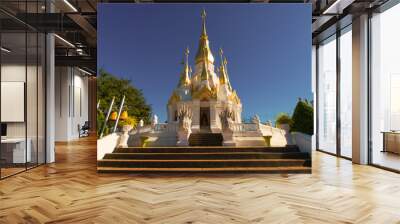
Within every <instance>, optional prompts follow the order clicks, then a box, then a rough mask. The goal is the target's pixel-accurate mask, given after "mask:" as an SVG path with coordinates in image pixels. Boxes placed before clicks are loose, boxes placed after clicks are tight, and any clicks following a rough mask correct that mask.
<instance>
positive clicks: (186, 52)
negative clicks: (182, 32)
mask: <svg viewBox="0 0 400 224" xmlns="http://www.w3.org/2000/svg"><path fill="white" fill-rule="evenodd" d="M189 53H190V51H189V47H186V49H185V57H186V64H187V65H188V64H189Z"/></svg>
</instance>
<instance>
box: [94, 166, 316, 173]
mask: <svg viewBox="0 0 400 224" xmlns="http://www.w3.org/2000/svg"><path fill="white" fill-rule="evenodd" d="M97 171H98V172H99V173H144V172H146V173H149V172H150V173H151V172H153V173H179V174H182V173H235V174H236V173H264V174H279V173H285V174H309V173H311V167H304V166H291V167H223V168H138V167H136V168H135V167H133V168H124V167H98V168H97Z"/></svg>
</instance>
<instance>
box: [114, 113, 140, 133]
mask: <svg viewBox="0 0 400 224" xmlns="http://www.w3.org/2000/svg"><path fill="white" fill-rule="evenodd" d="M136 125H137V120H136V118H135V117H129V116H128V117H126V118H125V119H123V120H120V121H119V122H118V126H119V127H122V131H123V132H129V131H130V130H132V129H133V128H134V127H136Z"/></svg>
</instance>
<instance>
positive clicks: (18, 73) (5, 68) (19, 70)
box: [1, 64, 43, 138]
mask: <svg viewBox="0 0 400 224" xmlns="http://www.w3.org/2000/svg"><path fill="white" fill-rule="evenodd" d="M25 68H26V69H27V72H28V74H33V73H35V74H36V66H29V65H28V66H27V67H25V64H23V65H22V64H3V65H2V66H1V81H2V82H15V81H18V82H25V74H26V71H25ZM36 82H37V80H36V79H34V78H32V77H31V76H28V86H27V88H26V90H27V94H26V97H27V99H26V101H27V107H30V108H36V103H37V98H36V97H37V95H36ZM25 83H26V82H25ZM33 86H34V87H35V88H31V87H33ZM38 103H39V105H38V106H39V107H40V108H41V107H42V106H43V104H42V103H43V102H42V101H39V102H38ZM3 109H6V108H3ZM36 120H37V114H36V113H27V121H28V122H31V121H35V122H36ZM36 126H37V125H36V123H35V124H34V125H28V127H27V128H28V133H36V128H37V127H36ZM30 129H32V130H30ZM7 137H25V122H7ZM29 137H30V136H28V138H29Z"/></svg>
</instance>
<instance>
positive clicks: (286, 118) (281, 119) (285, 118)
mask: <svg viewBox="0 0 400 224" xmlns="http://www.w3.org/2000/svg"><path fill="white" fill-rule="evenodd" d="M275 123H276V124H277V125H280V124H289V125H291V124H292V118H291V117H290V115H289V114H287V113H279V114H278V116H276V119H275Z"/></svg>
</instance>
